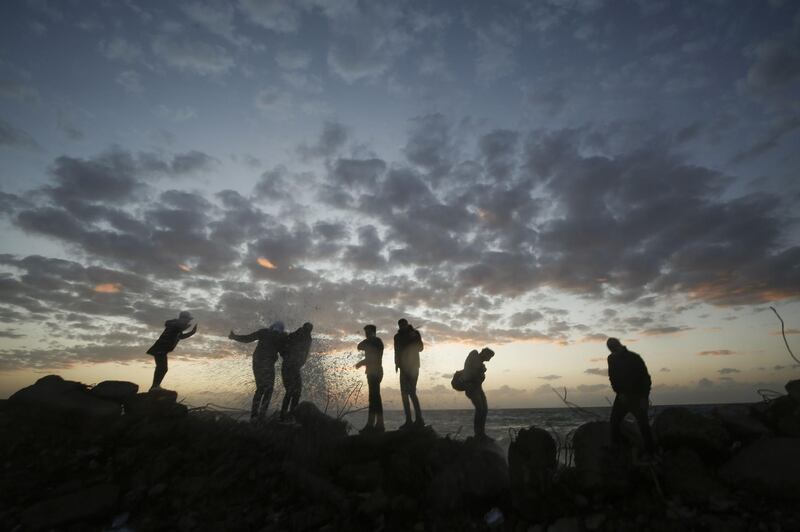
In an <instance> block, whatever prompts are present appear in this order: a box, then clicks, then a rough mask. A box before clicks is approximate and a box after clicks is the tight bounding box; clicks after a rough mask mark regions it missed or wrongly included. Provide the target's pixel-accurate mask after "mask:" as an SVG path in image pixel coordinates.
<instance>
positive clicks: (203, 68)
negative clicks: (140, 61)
mask: <svg viewBox="0 0 800 532" xmlns="http://www.w3.org/2000/svg"><path fill="white" fill-rule="evenodd" d="M152 48H153V53H154V54H155V55H156V56H158V57H159V58H160V59H161V60H162V61H163V62H164V63H165V64H167V65H168V66H171V67H174V68H176V69H178V70H180V71H183V72H189V73H191V74H197V75H200V76H209V77H213V76H220V75H223V74H226V73H228V72H229V71H230V70H231V69H232V68H233V67H234V66H235V65H236V63H235V61H234V59H233V57H232V56H231V55H230V54H229V53H228V51H227V50H226V49H225V48H224V47H223V46H220V45H217V44H210V43H207V42H204V41H197V40H188V39H182V38H178V37H175V36H163V35H162V36H159V37H157V38H156V39H155V40H154V41H153V46H152Z"/></svg>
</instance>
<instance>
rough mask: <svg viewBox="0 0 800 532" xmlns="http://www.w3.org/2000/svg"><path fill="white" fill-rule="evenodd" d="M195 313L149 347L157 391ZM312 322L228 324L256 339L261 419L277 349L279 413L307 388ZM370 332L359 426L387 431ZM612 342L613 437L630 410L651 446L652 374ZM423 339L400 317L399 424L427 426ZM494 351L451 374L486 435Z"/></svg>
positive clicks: (480, 434)
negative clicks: (254, 326) (365, 402)
mask: <svg viewBox="0 0 800 532" xmlns="http://www.w3.org/2000/svg"><path fill="white" fill-rule="evenodd" d="M193 319H194V318H193V317H192V315H191V314H190V313H189V312H187V311H183V312H181V313H180V314H179V315H178V318H177V319H172V320H168V321H167V322H166V323H165V324H164V331H163V332H162V333H161V336H160V337H159V338H158V340H156V342H155V343H154V344H153V346H152V347H151V348H150V349H148V350H147V353H148V354H150V355H152V356H153V358H154V359H155V363H156V368H155V372H154V374H153V385H152V387H151V391H157V390H160V389H161V382H162V380H163V379H164V375H166V373H167V354H168V353H169V352H171V351H173V350H174V349H175V347H176V346H177V345H178V342H179V341H180V340H183V339H186V338H189V337H190V336H192V335H193V334H195V333H196V332H197V325H196V324H195V325H194V327H193V328H192V329H191V330H189V331H188V332H184V331H186V330H187V329H188V328H189V325H190V324H191V322H192V320H193ZM313 329H314V326H313V325H312V324H311V323H308V322H306V323H304V324H303V325H302V326H301V327H300V328H298V329H297V330H295V331H293V332H291V333H287V332H285V326H284V324H283V323H282V322H280V321H276V322H275V323H273V324H272V325H270V326H269V327H266V328H263V329H259V330H257V331H255V332H252V333H250V334H244V335H239V334H235V333H234V332H233V331H231V332H230V334H229V335H228V338H229V339H231V340H235V341H237V342H243V343H250V342H255V341H258V343H257V344H256V348H255V350H254V351H253V375H254V376H255V381H256V391H255V394H254V395H253V403H252V408H251V411H250V417H251V419H252V420H258V419H262V418H263V417H264V416H265V414H266V411H267V408H268V407H269V403H270V400H271V398H272V392H273V389H274V386H275V363H276V362H277V360H278V357H281V358H282V359H283V363H282V365H281V378H282V380H283V385H284V387H285V389H286V393H285V394H284V397H283V403H282V405H281V411H280V417H279V418H280V419H281V420H285V419H287V417H288V416H289V415H290V414H291V412H292V410H293V409H294V408H295V407H296V406H297V403H298V402H299V401H300V395H301V393H302V389H303V379H302V372H301V370H302V368H303V365H304V364H305V363H306V361H307V360H308V355H309V352H310V350H311V331H312V330H313ZM364 336H365V338H364V340H362V341H361V342H360V343H359V344H358V346H357V349H358V350H359V351H362V352H363V353H364V358H363V359H362V360H360V361H358V362H357V363H356V365H355V367H356V368H357V369H358V368H362V367H363V368H365V373H366V377H367V387H368V390H369V393H368V398H369V407H368V415H367V424H366V426H365V427H364V428H363V429H362V430H361V432H362V433H369V432H383V431H384V430H385V426H384V419H383V402H382V400H381V391H380V386H381V381H382V380H383V349H384V346H383V340H381V339H380V338H379V337H378V335H377V327H376V326H375V325H372V324H370V325H365V326H364ZM606 346H607V347H608V350H609V352H610V354H609V355H608V359H607V362H608V378H609V380H610V382H611V387H612V389H613V390H614V392H615V394H616V397H615V399H614V404H613V406H612V408H611V418H610V425H611V440H612V442H613V443H614V444H620V443H622V431H621V426H622V422H623V420H624V419H625V416H626V415H627V414H628V413H630V414H632V415H633V416H634V418H635V419H636V422H637V425H638V427H639V431H640V433H641V435H642V439H643V441H644V445H645V450H646V451H647V452H648V453H649V454H652V453H653V452H654V450H655V445H654V442H653V437H652V434H651V431H650V424H649V421H648V416H647V412H648V408H649V405H650V388H651V386H652V381H651V378H650V374H649V373H648V371H647V366H646V365H645V363H644V360H642V357H641V356H640V355H638V354H637V353H634V352H633V351H629V350H628V348H627V347H625V346H624V345H622V342H620V341H619V340H618V339H617V338H609V339H608V340H607V342H606ZM424 347H425V346H424V343H423V341H422V335H421V334H420V332H419V331H418V330H417V329H416V328H414V326H413V325H411V324H410V323H409V322H408V320H406V319H405V318H403V319H400V320H399V321H398V322H397V333H396V334H395V335H394V366H395V372H399V374H400V375H399V377H400V394H401V398H402V403H403V412H404V414H405V423H403V425H401V426H400V429H401V430H405V429H410V428H414V427H424V426H425V421H424V419H423V417H422V408H421V406H420V402H419V398H418V397H417V380H418V379H419V369H420V352H422V350H423V349H424ZM494 354H495V353H494V351H493V350H491V349H490V348H488V347H484V348H483V349H482V350H481V351H477V350H473V351H471V352H470V353H469V354H468V355H467V358H466V360H465V361H464V368H463V369H461V370H458V371H456V372H455V374H454V375H453V379H452V382H451V384H452V387H453V389H455V390H458V391H463V392H464V393H465V394H466V396H467V398H469V400H470V401H471V402H472V404H473V405H474V407H475V417H474V433H475V437H476V438H480V439H489V438H488V436H487V435H486V418H487V415H488V412H489V406H488V402H487V400H486V393H485V392H484V391H483V381H484V380H485V378H486V363H487V362H489V361H490V360H491V359H492V357H493V356H494ZM412 407H413V409H412ZM412 413H413V416H412Z"/></svg>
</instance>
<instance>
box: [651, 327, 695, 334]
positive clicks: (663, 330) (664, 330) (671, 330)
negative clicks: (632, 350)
mask: <svg viewBox="0 0 800 532" xmlns="http://www.w3.org/2000/svg"><path fill="white" fill-rule="evenodd" d="M691 330H692V327H687V326H685V325H679V326H675V325H665V326H663V327H652V328H650V329H645V330H644V331H642V334H644V335H646V336H660V335H662V334H675V333H679V332H684V331H691Z"/></svg>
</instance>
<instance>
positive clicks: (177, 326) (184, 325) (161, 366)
mask: <svg viewBox="0 0 800 532" xmlns="http://www.w3.org/2000/svg"><path fill="white" fill-rule="evenodd" d="M193 319H194V318H193V317H192V314H191V313H190V312H189V311H187V310H184V311H181V313H180V314H178V319H174V320H167V321H166V322H164V332H162V333H161V336H159V337H158V340H156V343H154V344H153V345H152V347H150V349H148V350H147V354H148V355H152V357H153V358H154V359H155V362H156V369H155V371H154V372H153V385H152V386H150V390H151V391H153V390H161V389H162V388H161V381H163V380H164V376H165V375H166V374H167V369H168V368H167V354H168V353H170V352H172V351H174V350H175V347H177V345H178V342H179V341H181V340H185V339H186V338H189V337H190V336H192V335H193V334H194V333H196V332H197V324H196V323H195V325H194V328H192V330H191V331H189V332H184V331H185V330H186V329H188V328H189V324H190V323H191V322H192V320H193Z"/></svg>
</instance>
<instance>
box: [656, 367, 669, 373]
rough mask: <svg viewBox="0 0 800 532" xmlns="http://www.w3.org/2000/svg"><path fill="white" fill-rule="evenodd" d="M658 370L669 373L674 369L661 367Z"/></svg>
mask: <svg viewBox="0 0 800 532" xmlns="http://www.w3.org/2000/svg"><path fill="white" fill-rule="evenodd" d="M658 371H659V372H660V373H669V372H670V371H672V370H670V369H669V368H661V369H660V370H658Z"/></svg>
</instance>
